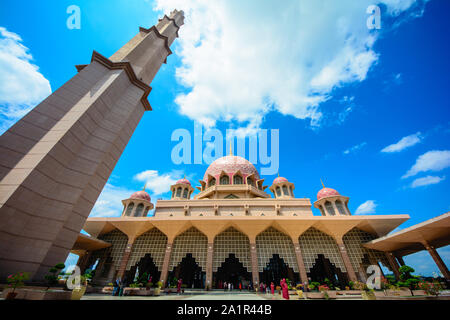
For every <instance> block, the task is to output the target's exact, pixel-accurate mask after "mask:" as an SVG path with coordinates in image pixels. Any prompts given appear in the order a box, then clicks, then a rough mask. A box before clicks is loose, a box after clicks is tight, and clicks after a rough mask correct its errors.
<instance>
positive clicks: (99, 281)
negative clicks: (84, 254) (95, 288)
mask: <svg viewBox="0 0 450 320" xmlns="http://www.w3.org/2000/svg"><path fill="white" fill-rule="evenodd" d="M98 238H99V239H100V240H103V241H105V242H108V243H112V244H113V245H112V246H111V247H108V248H105V249H101V250H97V251H94V252H93V253H92V254H91V256H90V258H89V260H88V262H87V266H88V269H92V270H93V275H94V278H93V280H92V283H93V284H96V285H107V284H108V283H109V282H113V281H114V278H115V275H116V273H117V270H118V269H119V266H120V262H121V261H122V256H123V253H124V251H125V248H126V246H127V243H128V237H127V235H126V234H124V233H123V232H121V231H119V230H113V231H111V232H109V233H106V234H103V235H101V236H99V237H98Z"/></svg>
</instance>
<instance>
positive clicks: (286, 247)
mask: <svg viewBox="0 0 450 320" xmlns="http://www.w3.org/2000/svg"><path fill="white" fill-rule="evenodd" d="M373 238H374V237H373V236H372V235H371V234H369V233H367V232H364V231H362V230H360V229H357V228H354V229H352V230H350V231H349V232H347V233H346V234H345V235H344V237H343V238H342V240H343V241H342V242H343V244H338V243H337V242H336V241H335V239H334V238H333V237H331V236H329V235H328V234H326V233H324V232H322V231H320V230H318V229H315V228H313V227H311V228H309V229H308V230H306V231H305V232H303V233H302V234H301V235H300V236H299V238H298V239H294V241H293V239H292V238H291V237H290V236H289V235H287V234H285V233H283V232H281V231H280V230H277V229H276V228H274V227H269V228H267V229H266V230H264V231H263V232H261V233H259V234H258V235H257V236H256V238H254V239H255V240H254V241H255V243H251V241H250V239H249V237H248V236H247V235H246V234H244V233H243V232H241V231H239V230H237V229H236V228H234V227H228V228H227V229H225V230H223V231H221V232H220V233H219V234H217V235H216V236H215V237H214V241H213V243H208V237H207V236H206V235H205V234H203V233H202V232H201V231H199V230H198V229H196V228H195V227H191V228H189V229H187V230H185V231H184V232H181V233H180V234H178V235H177V236H176V237H175V238H174V240H173V241H172V243H169V240H168V237H167V236H166V235H165V234H164V233H163V232H161V231H160V230H159V229H157V228H153V229H151V230H149V231H147V232H145V233H144V234H142V235H140V236H139V237H137V238H136V239H135V240H134V241H133V242H132V243H130V241H129V240H128V237H127V236H126V235H125V234H124V233H122V232H121V231H119V230H117V229H116V230H113V231H111V232H109V233H107V234H104V235H102V236H100V237H99V239H101V240H104V241H107V242H109V243H111V244H112V246H111V247H109V248H105V249H101V250H98V251H94V252H92V253H90V254H89V258H88V259H85V260H84V261H85V262H84V263H83V266H81V265H80V267H81V268H82V272H83V271H84V270H86V269H87V268H89V269H95V276H94V282H95V283H97V284H100V285H102V284H103V285H106V284H107V283H110V282H112V281H113V280H114V279H115V278H116V277H121V278H122V279H123V280H124V281H125V282H128V283H131V282H133V281H134V279H136V278H137V277H141V276H142V275H143V274H144V273H145V274H146V275H147V276H148V278H149V280H151V281H152V282H153V283H156V281H158V280H161V281H163V283H164V285H165V286H168V285H169V286H171V285H174V284H175V283H176V281H177V279H180V278H181V279H182V280H183V284H184V285H185V286H187V287H189V288H222V286H223V283H224V282H227V283H230V282H231V283H233V285H234V287H235V288H237V287H238V285H239V283H241V284H242V285H243V287H246V286H247V285H249V284H250V283H253V284H255V283H258V282H264V283H270V282H274V283H276V284H278V283H279V282H280V280H281V279H282V278H287V279H290V281H291V282H292V283H300V282H301V283H305V282H310V281H317V282H321V283H323V282H324V280H325V278H327V279H329V280H330V281H331V282H333V283H334V284H335V285H336V286H345V285H346V284H347V283H348V281H350V280H352V281H354V280H360V281H364V280H365V279H366V278H365V273H364V272H363V271H364V270H366V268H367V266H368V265H370V264H379V263H382V264H383V265H384V266H386V267H387V268H388V269H390V270H392V268H391V266H390V264H389V261H388V259H387V258H386V256H385V254H384V253H382V252H378V251H375V250H371V249H366V248H364V247H363V246H362V245H361V244H362V243H364V242H367V241H370V240H371V239H373ZM341 245H342V246H343V248H340V247H341ZM83 269H84V270H83ZM349 269H350V270H351V272H352V273H349V272H348V270H349ZM150 277H151V279H150Z"/></svg>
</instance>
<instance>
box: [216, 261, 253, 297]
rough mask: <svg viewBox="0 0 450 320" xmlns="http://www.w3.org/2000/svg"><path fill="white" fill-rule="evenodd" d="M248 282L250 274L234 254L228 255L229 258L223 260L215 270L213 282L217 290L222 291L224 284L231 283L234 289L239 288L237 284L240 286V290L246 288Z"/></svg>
mask: <svg viewBox="0 0 450 320" xmlns="http://www.w3.org/2000/svg"><path fill="white" fill-rule="evenodd" d="M250 280H251V273H250V272H248V271H247V269H246V268H244V266H243V264H242V263H241V262H240V261H239V259H238V258H236V255H235V254H234V253H230V255H229V257H228V258H226V259H225V261H224V262H223V263H222V265H221V266H220V267H219V268H218V269H217V272H215V273H214V281H215V283H216V288H218V289H222V288H223V283H225V282H226V283H232V284H233V287H234V289H237V288H239V283H240V284H241V285H242V288H246V287H247V286H248V284H249V283H250Z"/></svg>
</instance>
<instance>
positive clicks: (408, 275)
mask: <svg viewBox="0 0 450 320" xmlns="http://www.w3.org/2000/svg"><path fill="white" fill-rule="evenodd" d="M398 271H399V272H400V281H399V282H397V285H398V286H399V287H406V288H408V289H409V290H410V291H411V294H412V295H414V293H413V290H414V289H416V288H417V285H418V284H419V282H420V278H419V277H417V276H414V275H413V274H412V273H413V272H414V271H415V270H414V269H413V268H411V267H410V266H401V267H400V268H399V269H398Z"/></svg>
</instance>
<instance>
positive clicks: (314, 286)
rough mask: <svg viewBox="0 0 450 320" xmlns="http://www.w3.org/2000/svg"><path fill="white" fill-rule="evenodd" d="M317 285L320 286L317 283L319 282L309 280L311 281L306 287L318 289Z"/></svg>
mask: <svg viewBox="0 0 450 320" xmlns="http://www.w3.org/2000/svg"><path fill="white" fill-rule="evenodd" d="M319 286H320V283H319V282H315V281H313V282H311V283H310V284H309V285H308V288H309V289H310V290H318V288H319Z"/></svg>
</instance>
